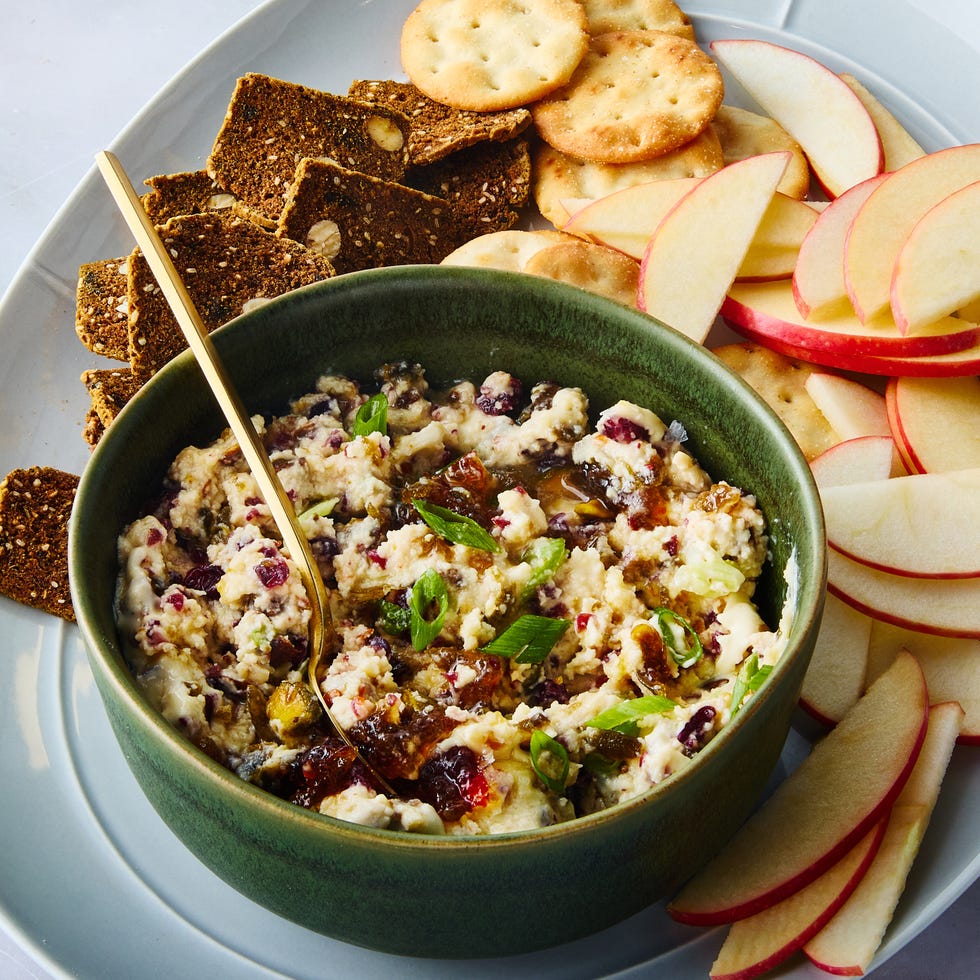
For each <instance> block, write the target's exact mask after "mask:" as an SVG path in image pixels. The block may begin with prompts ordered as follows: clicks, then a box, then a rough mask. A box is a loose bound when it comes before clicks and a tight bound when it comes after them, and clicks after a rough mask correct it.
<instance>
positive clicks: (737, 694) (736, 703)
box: [729, 653, 772, 719]
mask: <svg viewBox="0 0 980 980" xmlns="http://www.w3.org/2000/svg"><path fill="white" fill-rule="evenodd" d="M771 673H772V665H771V664H763V665H762V666H761V667H760V666H759V657H758V655H757V654H754V653H753V654H752V656H751V657H749V659H748V660H746V661H745V664H744V666H743V667H742V669H741V670H740V671H739V672H738V676H737V677H736V678H735V683H734V684H733V685H732V707H731V713H730V715H729V718H730V719H731V718H734V717H735V715H737V714H738V710H739V708H741V707H742V702H743V701H744V700H745V696H746V695H747V694H748V693H749V692H750V691H758V690H759V688H760V687H762V682H763V681H764V680H765V679H766V678H767V677H768V676H769V675H770V674H771Z"/></svg>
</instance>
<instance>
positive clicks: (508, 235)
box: [440, 228, 575, 272]
mask: <svg viewBox="0 0 980 980" xmlns="http://www.w3.org/2000/svg"><path fill="white" fill-rule="evenodd" d="M574 240H575V239H574V238H573V236H572V235H566V234H564V233H563V232H560V231H550V230H548V229H543V230H541V231H523V230H521V229H518V228H509V229H506V230H504V231H492V232H490V233H489V234H486V235H480V236H479V237H478V238H471V239H470V240H469V241H468V242H464V243H463V244H462V245H460V246H459V248H457V249H456V250H455V251H453V252H450V253H449V255H447V256H446V257H445V258H444V259H443V260H442V262H441V263H440V265H465V266H475V267H478V268H481V269H502V270H503V271H504V272H523V271H524V267H525V265H526V264H527V263H528V261H529V260H530V259H531V257H532V256H533V255H534V253H535V252H539V251H540V250H541V249H543V248H547V247H548V246H549V245H554V244H556V243H558V242H563V241H574Z"/></svg>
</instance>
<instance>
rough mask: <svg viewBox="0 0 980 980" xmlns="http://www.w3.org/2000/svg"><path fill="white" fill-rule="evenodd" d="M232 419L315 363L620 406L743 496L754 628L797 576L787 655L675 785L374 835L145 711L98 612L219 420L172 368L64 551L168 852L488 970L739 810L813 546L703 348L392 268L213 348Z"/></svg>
mask: <svg viewBox="0 0 980 980" xmlns="http://www.w3.org/2000/svg"><path fill="white" fill-rule="evenodd" d="M213 339H214V342H215V344H216V346H217V349H218V351H219V353H220V355H221V357H222V359H223V360H224V361H225V364H226V366H227V368H228V370H229V373H230V375H231V377H232V379H233V381H234V383H235V384H236V386H237V387H238V389H239V393H240V394H241V396H242V398H243V400H244V401H245V403H246V406H247V407H248V409H249V410H250V411H253V412H257V411H263V412H270V411H271V412H275V411H280V410H283V409H284V408H285V407H286V404H287V400H288V398H289V397H290V396H295V395H298V394H301V393H302V392H304V391H308V390H311V386H312V385H313V384H314V382H315V381H316V379H317V377H318V376H319V375H321V374H323V373H326V372H329V371H337V372H341V373H345V374H348V375H350V376H353V377H358V378H363V379H365V380H366V379H369V378H370V377H371V374H372V372H373V370H374V369H375V368H376V367H378V366H379V365H380V364H381V363H383V362H385V361H393V360H398V359H406V360H411V361H417V362H419V363H421V364H422V365H424V366H425V367H426V370H427V376H428V377H429V379H430V381H432V382H434V383H442V382H450V381H454V380H458V379H460V378H471V379H474V380H480V379H482V378H483V377H484V376H485V375H487V374H488V373H489V372H491V371H494V370H507V371H509V372H511V373H513V374H516V375H518V376H520V377H521V379H522V380H523V381H524V382H525V383H532V382H534V381H538V380H544V379H547V380H551V381H555V382H558V383H561V384H567V385H578V386H580V387H581V388H582V389H583V390H585V391H586V393H587V394H588V395H589V396H590V399H591V404H592V406H593V408H594V409H595V410H596V411H597V412H598V410H600V409H602V408H604V407H606V406H608V405H610V404H612V403H613V402H615V401H616V400H617V399H619V398H627V399H630V400H633V401H635V402H638V403H639V404H641V405H645V406H648V407H649V408H651V409H653V410H654V411H655V412H657V413H658V414H659V415H661V416H662V417H663V418H664V420H665V421H668V422H669V421H671V420H673V419H678V420H680V421H681V422H682V423H683V424H684V426H685V427H686V429H687V431H688V434H689V437H690V442H689V446H690V449H691V450H692V452H693V453H694V455H695V457H696V458H697V459H698V460H699V461H700V462H701V463H702V464H703V465H704V466H705V468H706V469H707V470H708V471H709V472H710V473H711V474H712V475H713V476H714V477H715V478H725V479H727V480H729V481H731V482H732V483H734V484H737V485H738V486H741V487H743V488H746V489H748V490H750V491H751V492H753V493H754V494H755V495H756V496H757V498H758V500H759V503H760V505H761V507H762V509H763V512H764V513H765V515H766V517H767V519H768V521H769V525H770V534H771V556H772V557H771V562H770V564H769V567H768V569H767V572H766V574H765V576H764V580H763V582H762V583H761V586H760V589H759V591H758V593H757V599H758V600H759V605H760V608H761V610H762V612H763V615H764V616H765V618H766V619H767V620H768V621H769V622H770V624H771V625H775V622H776V621H777V620H778V614H779V610H780V609H781V608H782V606H783V602H784V600H785V598H786V592H787V588H786V582H785V579H784V570H785V568H786V564H787V562H788V561H789V560H790V558H791V556H793V557H794V558H795V562H796V564H797V566H798V569H799V585H798V589H797V594H796V613H795V622H794V625H793V628H792V632H791V637H790V641H789V645H788V649H787V651H786V654H785V656H784V657H783V658H782V659H781V661H780V662H779V664H778V665H777V667H776V668H775V670H774V671H773V672H772V674H771V676H770V678H769V679H768V681H767V682H766V684H765V685H764V687H763V688H762V690H761V691H760V693H759V695H758V696H757V697H754V698H753V699H752V700H751V702H750V703H749V705H748V706H747V708H746V709H745V710H743V711H742V712H740V714H739V715H738V717H737V719H736V720H735V721H734V722H733V723H732V724H731V725H729V726H728V727H727V728H726V730H725V731H723V732H722V733H721V734H720V735H719V736H718V737H717V738H715V739H714V740H713V741H712V742H710V743H709V744H708V746H707V747H706V748H705V749H704V750H703V751H702V752H701V753H700V754H699V755H698V756H697V758H696V761H695V762H694V763H693V764H692V765H690V766H689V767H687V768H686V769H685V770H684V771H682V772H681V773H679V774H677V775H675V776H672V777H671V778H670V779H668V780H666V781H665V782H664V783H662V784H661V785H660V786H658V787H655V788H654V789H652V790H650V791H649V792H647V793H646V794H645V795H643V796H641V797H638V798H636V799H634V800H631V801H628V802H626V803H624V804H621V805H619V806H617V807H614V808H612V809H609V810H607V811H605V812H602V813H599V814H595V815H593V816H589V817H584V818H581V819H579V820H577V821H574V822H571V823H567V824H561V825H558V826H555V827H549V828H546V829H543V830H538V831H533V832H531V831H529V832H522V833H515V834H507V835H501V836H498V837H488V838H478V837H469V838H454V837H449V838H431V837H419V836H413V835H409V834H404V833H398V832H391V831H378V830H372V829H369V828H364V827H359V826H354V825H351V824H346V823H343V822H339V821H337V820H334V819H332V818H329V817H324V816H321V815H320V814H316V813H311V812H309V811H306V810H304V809H301V808H299V807H296V806H293V805H292V804H289V803H287V802H284V801H281V800H279V799H276V798H274V797H273V796H271V795H269V794H267V793H265V792H263V791H261V790H258V789H256V788H255V787H253V786H251V785H249V784H246V783H244V782H242V781H241V780H239V779H238V778H237V777H236V776H234V775H233V774H231V773H230V772H228V771H227V770H225V769H223V768H222V767H221V766H219V765H217V764H216V763H214V762H213V761H212V760H211V759H209V758H208V757H207V756H206V755H204V754H203V753H202V752H200V751H198V750H197V749H196V748H194V747H192V746H191V745H190V744H189V743H187V742H186V741H185V740H184V739H183V738H182V737H181V736H180V735H179V734H178V733H177V732H176V731H175V730H174V729H172V728H171V727H170V726H169V725H168V724H167V723H166V722H165V721H164V720H163V719H162V718H161V717H160V716H159V715H158V714H157V713H156V712H155V711H154V710H152V709H151V708H150V707H148V705H147V703H146V702H145V700H144V698H143V696H142V694H141V692H140V690H139V689H138V687H137V685H136V684H135V682H134V680H133V677H132V676H131V674H130V672H129V670H128V669H127V666H126V664H125V661H124V659H123V656H122V653H121V648H120V641H119V637H118V635H117V632H116V625H115V621H114V618H113V593H114V588H115V580H116V572H117V566H116V538H117V535H118V534H119V532H120V531H121V529H122V528H123V526H124V525H125V524H126V523H128V522H129V521H131V520H132V519H133V518H135V517H136V516H137V514H138V512H139V511H140V508H141V506H142V505H143V504H144V502H145V501H147V500H148V499H150V498H151V497H153V496H154V494H155V492H156V491H157V489H158V488H159V486H160V482H161V480H162V477H163V475H164V473H165V471H166V468H167V465H168V464H169V462H170V461H171V460H172V459H173V458H174V456H176V454H177V453H178V452H179V451H180V450H181V449H182V448H183V447H185V446H187V445H189V444H198V445H201V444H203V443H204V442H205V441H208V440H211V439H212V438H214V437H215V436H217V435H218V433H219V432H220V431H221V430H222V429H223V428H224V420H223V419H222V418H221V417H220V415H219V411H218V409H217V407H216V404H215V402H214V400H213V399H212V396H211V394H210V392H209V390H208V389H207V387H206V385H205V382H204V379H203V376H202V375H201V373H200V371H199V369H198V368H197V365H196V363H195V362H194V360H193V358H192V356H191V354H190V353H189V352H188V353H185V354H183V355H181V356H180V357H178V358H176V360H175V361H174V362H173V363H172V364H170V365H168V366H167V367H166V368H165V369H164V370H163V371H161V372H160V373H159V374H158V375H157V376H156V377H154V378H153V380H152V381H151V382H150V383H149V384H147V385H146V387H145V388H144V390H143V391H142V392H141V393H140V394H139V395H138V396H137V397H136V398H135V399H134V400H133V401H132V403H131V404H130V405H128V406H127V408H126V409H125V410H124V411H123V412H122V413H121V415H120V416H119V418H118V419H117V420H116V421H115V422H114V423H113V424H112V426H111V428H110V429H109V430H108V431H107V433H106V435H105V436H104V437H103V439H102V440H101V442H100V443H99V445H98V447H97V448H96V450H95V452H94V454H93V456H92V459H91V461H90V464H89V466H88V467H87V469H86V471H85V474H84V476H83V478H82V481H81V485H80V487H79V491H78V496H77V499H76V503H75V509H74V517H73V521H72V530H71V538H70V576H71V582H72V592H73V598H74V605H75V610H76V613H77V617H78V622H79V625H80V627H81V629H82V632H83V635H84V637H85V641H86V646H87V649H88V655H89V660H90V663H91V667H92V671H93V673H94V676H95V680H96V682H97V685H98V688H99V691H100V693H101V696H102V699H103V701H104V702H105V706H106V710H107V713H108V716H109V719H110V721H111V724H112V728H113V730H114V732H115V735H116V737H117V739H118V741H119V744H120V746H121V747H122V750H123V753H124V754H125V757H126V760H127V762H128V763H129V766H130V767H131V769H132V771H133V773H134V774H135V776H136V779H137V780H138V782H139V784H140V786H141V787H142V789H143V791H144V792H145V794H146V795H147V797H148V798H149V800H150V802H151V803H152V804H153V806H154V807H155V808H156V810H157V811H158V812H159V813H160V815H161V816H162V818H163V819H164V820H165V821H166V822H167V823H168V824H169V825H170V827H171V828H172V829H173V830H174V832H175V833H176V834H177V836H178V837H179V838H180V839H181V840H182V841H184V843H185V844H186V845H187V847H188V848H190V850H191V851H192V852H193V853H194V854H196V855H197V856H198V857H199V858H200V860H201V861H202V862H203V863H204V864H205V865H207V866H208V867H209V868H211V869H212V870H213V871H214V872H215V873H216V874H218V875H219V876H220V877H221V878H223V879H224V880H225V881H226V882H228V883H229V884H230V885H231V886H232V887H234V888H236V889H238V890H239V891H240V892H242V893H243V894H245V895H247V896H248V897H249V898H251V899H253V900H254V901H256V902H258V903H260V904H262V905H263V906H265V907H267V908H269V909H271V910H272V911H274V912H276V913H278V914H280V915H282V916H285V917H286V918H288V919H291V920H294V921H295V922H298V923H300V924H302V925H304V926H306V927H308V928H310V929H312V930H316V931H318V932H321V933H324V934H327V935H330V936H333V937H335V938H337V939H340V940H344V941H346V942H350V943H355V944H357V945H361V946H366V947H371V948H374V949H378V950H383V951H386V952H389V953H401V954H410V955H417V956H426V957H487V956H502V955H506V954H511V953H518V952H524V951H529V950H532V949H537V948H541V947H545V946H550V945H555V944H558V943H562V942H567V941H570V940H573V939H576V938H579V937H581V936H584V935H586V934H588V933H591V932H594V931H596V930H599V929H602V928H604V927H607V926H610V925H612V924H614V923H616V922H618V921H620V920H622V919H624V918H626V917H627V916H629V915H631V914H633V913H635V912H638V911H639V910H641V909H642V908H644V907H645V906H647V905H649V904H651V903H652V902H655V901H657V900H659V899H662V898H664V897H666V896H669V895H670V894H671V893H672V892H673V891H674V890H676V889H677V888H678V886H679V885H680V884H681V883H682V882H683V881H684V880H685V879H686V878H688V877H689V876H690V875H691V874H692V873H693V872H694V871H695V870H696V869H697V868H698V867H699V866H700V865H701V864H702V863H704V862H705V861H706V860H707V859H708V858H709V857H710V856H711V855H712V854H713V853H714V852H715V851H717V850H718V849H719V848H720V847H721V846H722V845H723V844H724V842H725V841H726V840H727V839H728V838H729V837H730V836H731V835H732V833H734V831H735V830H736V829H737V827H738V826H739V825H740V824H741V823H742V822H743V821H744V819H745V818H746V816H747V815H748V814H749V812H750V811H751V810H752V808H753V807H754V805H755V804H756V803H757V801H758V798H759V796H760V794H761V792H762V790H763V788H764V786H765V784H766V781H767V779H768V778H769V776H770V774H771V773H772V771H773V769H774V767H775V765H776V763H777V761H778V759H779V755H780V752H781V749H782V745H783V742H784V739H785V736H786V734H787V732H788V730H789V725H790V720H791V716H792V713H793V710H794V706H795V704H796V700H797V697H798V693H799V689H800V685H801V683H802V678H803V674H804V671H805V670H806V666H807V663H808V661H809V658H810V654H811V652H812V647H813V642H814V639H815V636H816V632H817V628H818V625H819V620H820V615H821V612H822V603H823V595H824V583H825V541H824V528H823V520H822V513H821V509H820V504H819V498H818V496H817V492H816V488H815V486H814V483H813V480H812V477H811V475H810V470H809V467H808V466H807V464H806V462H805V461H804V459H803V457H802V456H801V454H800V452H799V450H798V449H797V446H796V444H795V442H794V441H793V439H792V437H791V436H790V435H789V433H788V432H787V430H786V429H785V428H784V427H783V425H782V423H781V422H780V421H779V420H778V419H777V418H776V416H775V415H774V414H773V413H772V412H771V411H770V410H769V409H768V407H767V406H766V405H765V404H764V403H763V402H762V401H761V400H760V399H758V398H757V397H756V396H755V394H754V393H753V392H752V391H751V390H750V389H749V388H748V387H747V386H746V385H745V384H744V383H743V382H742V381H741V380H740V379H739V378H737V377H736V376H735V375H733V374H732V373H731V372H730V371H729V370H728V369H727V368H726V367H725V366H723V365H722V364H721V362H720V361H718V360H717V359H716V358H715V357H714V356H713V355H711V354H709V353H707V352H706V351H705V350H704V349H702V348H701V347H699V346H697V345H696V344H693V343H691V342H690V341H689V340H688V339H687V338H685V337H683V336H681V335H680V334H678V333H676V332H675V331H673V330H670V329H668V328H666V327H663V326H661V325H660V324H658V323H656V322H655V321H653V320H652V319H651V318H650V317H648V316H646V315H645V314H642V313H639V312H637V311H636V310H630V309H627V308H626V307H623V306H619V305H616V304H613V303H611V302H609V301H606V300H603V299H600V298H598V297H595V296H593V295H591V294H588V293H585V292H583V291H581V290H578V289H575V288H573V287H570V286H565V285H562V284H559V283H555V282H552V281H549V280H544V279H536V278H533V277H528V276H518V275H516V274H510V273H501V272H492V271H486V270H473V269H458V268H444V267H431V266H425V267H422V266H419V267H401V268H392V269H382V270H374V271H369V272H361V273H354V274H351V275H347V276H341V277H338V278H336V279H333V280H329V281H327V282H323V283H318V284H316V285H313V286H309V287H306V288H304V289H301V290H299V291H297V292H294V293H292V294H290V295H287V296H285V297H282V298H280V299H278V300H275V301H273V302H271V303H269V304H268V305H267V306H264V307H262V308H261V309H258V310H256V311H254V312H252V313H249V314H247V315H245V316H242V317H240V318H238V319H237V320H235V321H234V322H233V323H230V324H228V325H227V326H225V327H223V328H222V329H221V330H219V331H216V332H215V333H214V334H213Z"/></svg>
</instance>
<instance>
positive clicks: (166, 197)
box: [140, 170, 235, 225]
mask: <svg viewBox="0 0 980 980" xmlns="http://www.w3.org/2000/svg"><path fill="white" fill-rule="evenodd" d="M143 183H144V184H146V186H147V187H149V188H150V190H149V191H147V192H146V193H145V194H144V195H142V197H141V198H140V201H141V203H142V205H143V210H144V211H145V212H146V213H147V214H148V215H149V216H150V217H151V218H152V219H153V223H154V224H156V225H162V224H165V223H166V222H167V221H169V220H170V219H171V218H176V217H177V216H178V215H182V214H203V213H205V212H206V211H225V210H227V209H229V208H231V207H232V206H233V205H234V203H235V195H234V194H229V193H228V192H227V191H225V190H222V189H221V188H220V187H218V185H217V184H216V183H215V182H214V181H213V180H212V179H211V178H210V177H209V176H208V174H207V171H205V170H189V171H184V172H183V173H176V174H159V175H158V176H156V177H150V178H148V179H147V180H144V181H143Z"/></svg>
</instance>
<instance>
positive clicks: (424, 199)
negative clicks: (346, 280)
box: [278, 160, 459, 273]
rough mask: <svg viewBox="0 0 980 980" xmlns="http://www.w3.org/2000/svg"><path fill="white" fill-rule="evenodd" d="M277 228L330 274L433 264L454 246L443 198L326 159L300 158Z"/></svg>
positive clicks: (453, 229) (453, 230)
mask: <svg viewBox="0 0 980 980" xmlns="http://www.w3.org/2000/svg"><path fill="white" fill-rule="evenodd" d="M278 233H279V234H280V235H283V236H285V237H286V238H292V239H295V240H296V241H299V242H302V243H303V244H304V245H306V246H308V247H309V248H310V249H311V250H314V251H316V252H318V253H319V254H322V255H325V256H327V257H328V258H329V260H330V262H331V263H332V264H333V266H334V268H335V269H336V270H337V272H338V273H343V272H354V271H356V270H359V269H370V268H378V267H381V266H389V265H409V264H412V263H418V262H420V263H435V262H439V261H440V260H441V259H442V258H443V256H445V255H447V254H448V253H449V252H451V251H452V250H453V249H454V248H455V247H456V246H457V245H458V244H459V235H458V232H457V230H456V227H455V224H454V222H453V220H452V215H451V209H450V206H449V202H448V201H445V200H443V199H442V198H438V197H433V196H432V195H430V194H424V193H422V191H417V190H415V189H414V188H411V187H406V186H405V185H404V184H396V183H392V182H391V181H385V180H381V179H380V178H378V177H372V176H371V175H370V174H364V173H360V172H358V171H356V170H348V169H347V168H345V167H341V166H339V165H338V164H336V163H334V162H333V161H331V160H302V161H301V162H300V165H299V168H298V169H297V171H296V180H295V182H294V183H293V186H292V188H291V189H290V192H289V197H288V198H287V199H286V206H285V207H284V208H283V211H282V216H281V217H280V219H279V224H278Z"/></svg>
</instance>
